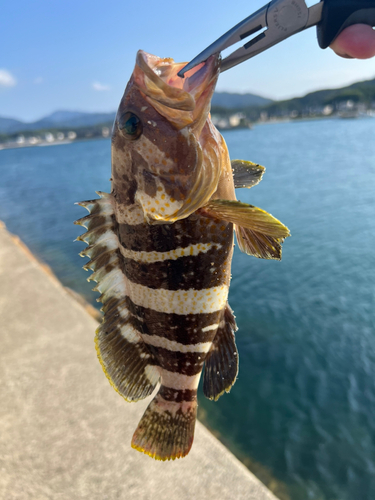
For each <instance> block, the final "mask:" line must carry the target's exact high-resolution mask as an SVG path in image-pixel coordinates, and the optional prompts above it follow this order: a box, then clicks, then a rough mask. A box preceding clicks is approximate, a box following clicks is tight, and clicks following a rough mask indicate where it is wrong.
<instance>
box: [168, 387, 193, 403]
mask: <svg viewBox="0 0 375 500" xmlns="http://www.w3.org/2000/svg"><path fill="white" fill-rule="evenodd" d="M197 392H198V391H197V389H183V390H182V389H172V388H170V387H165V386H164V385H163V384H162V385H161V386H160V389H159V392H158V394H159V395H160V396H161V397H162V398H163V399H165V400H166V401H174V402H175V403H182V402H183V401H195V400H196V399H197Z"/></svg>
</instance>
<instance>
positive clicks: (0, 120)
mask: <svg viewBox="0 0 375 500" xmlns="http://www.w3.org/2000/svg"><path fill="white" fill-rule="evenodd" d="M23 125H24V123H23V122H21V121H20V120H15V119H14V118H5V117H1V116H0V133H1V132H4V133H10V132H13V131H16V130H20V128H19V127H22V126H23Z"/></svg>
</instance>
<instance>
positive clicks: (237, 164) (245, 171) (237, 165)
mask: <svg viewBox="0 0 375 500" xmlns="http://www.w3.org/2000/svg"><path fill="white" fill-rule="evenodd" d="M231 165H232V170H233V179H234V187H235V188H251V187H253V186H256V185H257V184H259V182H260V181H261V180H262V177H263V174H264V172H265V171H266V169H265V168H264V167H262V165H258V164H257V163H253V162H251V161H245V160H232V162H231Z"/></svg>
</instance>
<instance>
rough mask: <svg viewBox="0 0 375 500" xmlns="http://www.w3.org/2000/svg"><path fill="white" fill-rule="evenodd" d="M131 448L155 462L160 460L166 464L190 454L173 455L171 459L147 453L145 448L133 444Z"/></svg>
mask: <svg viewBox="0 0 375 500" xmlns="http://www.w3.org/2000/svg"><path fill="white" fill-rule="evenodd" d="M131 447H132V448H134V450H137V451H140V452H141V453H144V454H145V455H148V456H149V457H151V458H153V459H154V460H159V461H161V462H166V461H167V460H176V459H178V458H184V457H186V455H187V454H188V453H185V454H184V453H179V454H177V455H172V456H170V457H161V456H160V455H157V454H156V453H151V452H149V451H147V450H146V449H145V448H142V447H141V446H138V445H136V444H133V443H131ZM189 451H190V450H189Z"/></svg>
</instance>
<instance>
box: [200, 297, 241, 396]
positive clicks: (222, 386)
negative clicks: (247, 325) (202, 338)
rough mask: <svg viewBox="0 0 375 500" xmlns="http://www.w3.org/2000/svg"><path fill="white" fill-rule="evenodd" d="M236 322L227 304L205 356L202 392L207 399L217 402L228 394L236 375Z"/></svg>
mask: <svg viewBox="0 0 375 500" xmlns="http://www.w3.org/2000/svg"><path fill="white" fill-rule="evenodd" d="M236 330H237V325H236V321H235V319H234V316H233V312H232V309H231V308H230V306H229V304H227V305H226V307H225V311H224V317H223V319H222V321H221V323H220V326H219V328H218V331H217V333H216V335H215V338H214V340H213V342H212V346H211V349H210V351H209V353H208V354H207V357H206V361H205V368H204V377H203V392H204V395H205V396H206V397H207V398H208V399H214V400H215V401H217V400H218V399H219V397H220V396H221V395H222V394H224V392H229V391H230V389H231V387H232V385H233V384H234V383H235V381H236V378H237V373H238V352H237V347H236V343H235V340H234V332H235V331H236Z"/></svg>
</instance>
